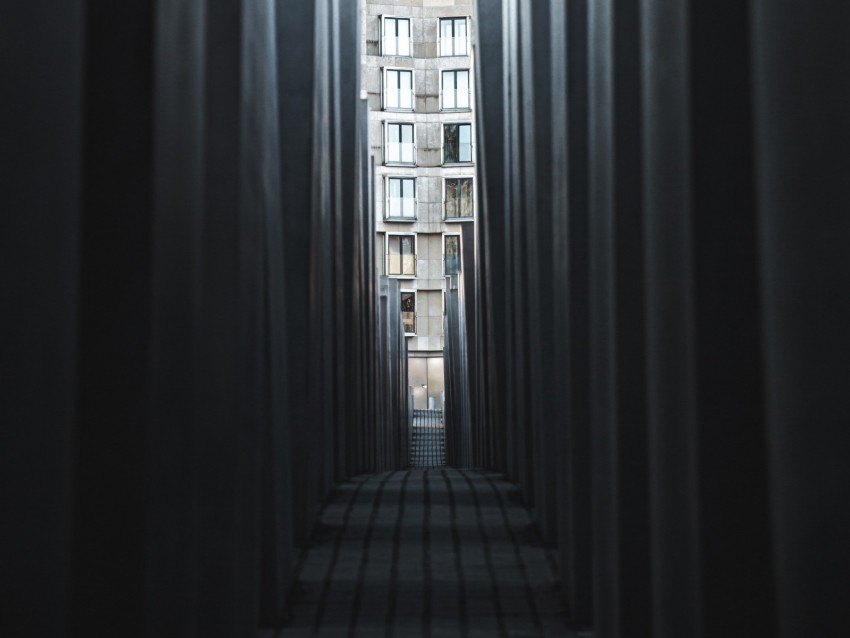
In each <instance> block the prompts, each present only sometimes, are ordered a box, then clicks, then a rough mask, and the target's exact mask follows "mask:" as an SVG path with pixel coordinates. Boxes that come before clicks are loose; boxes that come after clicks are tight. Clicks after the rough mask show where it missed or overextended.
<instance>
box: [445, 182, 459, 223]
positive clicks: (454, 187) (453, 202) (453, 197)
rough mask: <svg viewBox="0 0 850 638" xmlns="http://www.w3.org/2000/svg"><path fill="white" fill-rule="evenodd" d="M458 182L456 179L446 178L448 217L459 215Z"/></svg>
mask: <svg viewBox="0 0 850 638" xmlns="http://www.w3.org/2000/svg"><path fill="white" fill-rule="evenodd" d="M457 197H458V183H457V180H456V179H447V180H446V217H448V218H452V217H457V212H458V211H457Z"/></svg>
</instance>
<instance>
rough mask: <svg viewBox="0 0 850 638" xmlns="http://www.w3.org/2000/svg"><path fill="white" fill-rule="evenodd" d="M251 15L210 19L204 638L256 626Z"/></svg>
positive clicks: (241, 9)
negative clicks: (205, 634)
mask: <svg viewBox="0 0 850 638" xmlns="http://www.w3.org/2000/svg"><path fill="white" fill-rule="evenodd" d="M254 8H255V5H254V4H253V1H252V0H248V1H246V2H245V3H243V2H242V1H241V0H232V1H229V2H223V3H216V4H215V6H212V5H209V6H208V13H207V36H206V57H207V65H208V66H207V68H208V69H209V72H208V73H207V75H206V86H205V99H206V118H205V146H204V149H205V191H204V198H205V209H206V217H205V220H204V222H205V223H204V234H203V242H204V269H203V273H204V278H203V296H202V308H203V320H204V325H203V330H202V337H201V338H202V349H201V355H200V356H201V357H202V361H203V374H202V375H201V376H200V377H199V401H200V402H201V408H200V409H201V414H202V420H201V422H202V423H203V426H204V431H203V434H202V437H201V442H202V444H201V446H200V447H199V454H200V463H199V466H200V472H201V476H200V481H201V485H202V490H201V493H200V508H201V513H200V520H199V525H200V528H201V529H202V530H203V533H202V534H201V538H200V542H199V561H200V569H199V575H200V585H201V586H200V591H199V598H198V601H199V607H200V609H201V610H203V613H202V614H199V618H198V632H199V633H204V632H206V633H215V634H217V635H222V636H237V635H243V634H244V628H245V627H249V626H256V624H257V619H256V610H255V606H256V600H255V596H256V587H255V579H256V576H255V574H256V571H255V570H256V564H255V547H254V534H256V519H255V516H256V514H255V510H256V505H255V499H256V495H257V491H258V489H257V488H258V487H259V486H258V484H257V483H256V471H257V469H258V468H259V459H258V458H257V457H256V453H255V450H256V445H257V440H258V434H259V433H258V414H257V403H258V401H259V397H260V392H261V390H262V379H261V378H260V377H259V375H258V369H259V354H258V350H257V343H258V341H257V339H258V336H257V335H258V331H259V330H260V327H261V325H262V324H261V312H260V309H261V306H260V303H259V301H260V299H259V290H258V283H259V281H261V280H262V279H261V277H262V271H261V270H260V266H259V260H260V259H261V255H262V254H263V252H264V248H263V245H262V241H261V238H262V235H261V234H260V224H261V219H260V212H259V211H258V210H257V208H255V207H258V202H257V200H256V199H255V197H256V196H257V191H256V187H255V183H254V182H252V181H251V180H250V178H249V177H248V173H249V172H251V169H250V168H249V167H250V166H252V165H254V164H253V162H254V161H256V159H257V157H256V154H258V153H259V152H260V151H259V149H257V148H256V146H255V145H254V140H255V139H256V138H255V137H254V136H255V135H256V133H255V132H254V131H250V129H251V127H252V125H253V124H252V120H253V117H254V113H253V110H252V109H253V106H254V104H253V100H254V99H257V100H258V101H259V102H261V101H262V100H261V99H260V98H259V95H256V96H255V95H252V96H251V98H250V99H246V98H245V97H244V93H243V91H251V90H252V88H255V89H256V90H257V92H258V94H259V93H260V92H261V89H260V88H259V87H252V83H254V82H255V81H256V79H257V78H256V75H255V71H256V68H255V67H254V62H255V59H254V55H255V51H254V50H252V48H251V47H252V46H254V43H253V41H254V39H255V34H254V33H253V32H252V28H253V27H254V25H255V24H256V22H255V20H256V16H255V15H253V9H254ZM249 36H250V37H249ZM249 40H251V41H252V42H251V43H250V44H249ZM258 40H259V41H260V42H263V40H262V39H259V38H258ZM213 70H214V72H213ZM243 101H244V103H243ZM249 105H250V106H249ZM243 106H244V110H243ZM249 156H250V157H249ZM254 166H255V165H254ZM252 575H254V578H251V576H252Z"/></svg>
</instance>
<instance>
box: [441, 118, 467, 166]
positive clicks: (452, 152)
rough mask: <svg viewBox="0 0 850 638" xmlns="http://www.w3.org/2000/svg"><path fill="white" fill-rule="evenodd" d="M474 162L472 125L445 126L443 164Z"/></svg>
mask: <svg viewBox="0 0 850 638" xmlns="http://www.w3.org/2000/svg"><path fill="white" fill-rule="evenodd" d="M470 162H472V124H445V125H444V126H443V164H463V163H470Z"/></svg>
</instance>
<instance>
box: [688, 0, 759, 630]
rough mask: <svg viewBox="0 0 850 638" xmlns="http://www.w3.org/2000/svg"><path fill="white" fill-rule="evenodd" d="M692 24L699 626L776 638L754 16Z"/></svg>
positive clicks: (728, 5)
mask: <svg viewBox="0 0 850 638" xmlns="http://www.w3.org/2000/svg"><path fill="white" fill-rule="evenodd" d="M689 18H690V37H691V51H690V62H691V71H692V73H693V76H692V85H691V105H692V112H691V117H692V120H691V131H692V135H693V138H692V143H693V146H692V148H691V161H692V164H691V170H692V175H693V181H692V188H693V199H692V206H693V208H692V210H693V227H692V228H693V246H694V259H695V261H694V277H695V297H694V302H695V307H694V309H695V313H696V318H697V321H696V353H697V360H696V375H697V382H698V385H697V395H696V401H697V418H698V445H699V448H698V460H697V463H698V467H699V468H700V469H699V473H700V474H699V503H700V511H699V516H700V553H701V559H702V564H701V566H700V575H701V578H702V583H701V589H702V591H701V594H702V604H703V607H702V622H703V627H704V631H705V635H706V636H714V635H718V634H721V635H739V636H746V635H753V634H754V633H760V632H762V633H768V634H771V633H773V632H774V626H773V621H772V619H773V604H772V591H771V584H772V579H771V574H770V572H771V565H770V539H769V536H768V520H767V517H768V510H767V505H768V501H767V490H766V480H767V479H766V477H767V466H766V450H765V431H764V429H765V419H764V413H763V410H764V406H763V400H762V388H763V375H762V363H761V355H760V347H759V346H760V344H759V341H760V336H761V335H760V330H761V317H760V312H761V311H760V300H759V283H758V262H757V254H758V253H757V245H756V219H755V192H754V183H753V179H754V172H753V148H752V139H753V126H752V101H751V98H750V94H751V86H750V83H751V76H750V73H751V72H750V65H749V59H750V55H749V50H750V34H749V12H748V8H747V7H746V6H742V5H741V3H739V2H734V1H731V0H730V1H726V2H716V3H713V4H712V5H710V6H709V5H705V4H704V3H696V2H695V3H692V5H691V8H690V16H689ZM721 30H722V31H723V34H724V36H723V38H722V41H720V40H719V39H718V37H717V34H718V32H719V31H721ZM733 148H734V152H733V153H730V149H733ZM730 362H734V365H730ZM742 485H746V489H742V487H741V486H742ZM730 521H735V524H734V525H730Z"/></svg>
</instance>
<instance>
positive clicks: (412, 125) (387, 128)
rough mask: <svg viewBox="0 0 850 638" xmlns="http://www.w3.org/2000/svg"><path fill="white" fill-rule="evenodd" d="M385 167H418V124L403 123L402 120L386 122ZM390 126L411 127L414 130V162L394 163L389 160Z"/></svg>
mask: <svg viewBox="0 0 850 638" xmlns="http://www.w3.org/2000/svg"><path fill="white" fill-rule="evenodd" d="M383 124H384V149H383V154H384V166H417V165H418V162H417V160H418V158H417V152H418V149H417V147H416V133H417V130H416V122H402V121H400V120H385V121H384V123H383ZM390 126H410V127H411V128H412V129H413V161H412V162H402V161H394V160H390V159H389V158H388V152H387V148H388V145H389V131H390Z"/></svg>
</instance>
